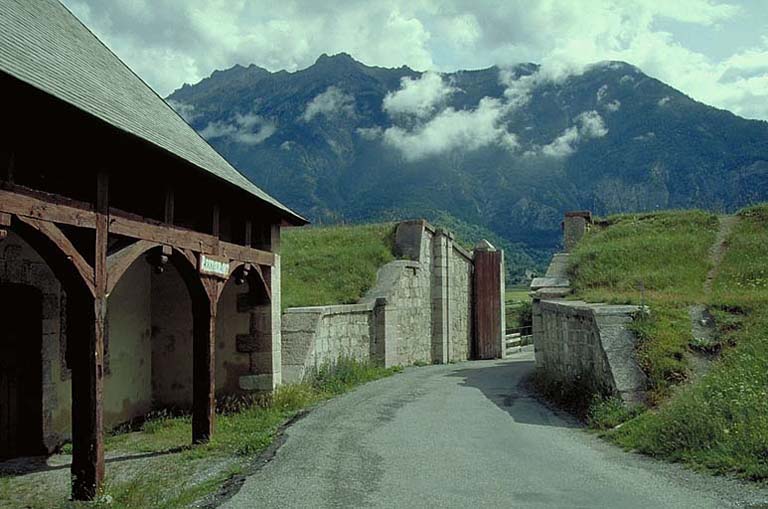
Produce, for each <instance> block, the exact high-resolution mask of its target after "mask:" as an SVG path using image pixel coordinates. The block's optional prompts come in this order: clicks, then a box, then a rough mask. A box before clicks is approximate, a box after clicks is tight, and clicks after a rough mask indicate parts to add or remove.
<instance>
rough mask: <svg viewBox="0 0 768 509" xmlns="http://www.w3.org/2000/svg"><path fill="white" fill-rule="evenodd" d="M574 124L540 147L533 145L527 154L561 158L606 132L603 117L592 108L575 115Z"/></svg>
mask: <svg viewBox="0 0 768 509" xmlns="http://www.w3.org/2000/svg"><path fill="white" fill-rule="evenodd" d="M575 120H576V125H572V126H570V127H568V128H567V129H565V130H564V131H563V133H562V134H561V135H560V136H558V137H557V138H555V139H554V140H552V142H551V143H548V144H547V145H544V146H542V147H535V148H533V149H532V150H530V151H528V152H526V155H528V156H534V155H544V156H547V157H554V158H563V157H567V156H569V155H571V154H573V153H574V152H576V147H577V146H578V145H579V144H580V143H583V142H584V141H586V140H589V139H592V138H602V137H603V136H605V135H606V134H608V129H607V128H606V127H605V123H604V122H603V118H602V117H601V116H600V114H599V113H598V112H596V111H594V110H592V111H585V112H583V113H581V114H579V115H578V116H577V117H576V119H575Z"/></svg>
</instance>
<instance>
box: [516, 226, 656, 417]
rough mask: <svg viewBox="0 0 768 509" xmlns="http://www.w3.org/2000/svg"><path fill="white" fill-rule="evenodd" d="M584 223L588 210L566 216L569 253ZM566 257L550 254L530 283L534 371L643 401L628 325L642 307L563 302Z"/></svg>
mask: <svg viewBox="0 0 768 509" xmlns="http://www.w3.org/2000/svg"><path fill="white" fill-rule="evenodd" d="M586 219H589V220H591V217H590V215H589V213H587V212H577V213H566V221H565V224H566V226H567V227H566V228H565V240H566V245H568V247H569V249H572V248H573V247H574V246H575V245H576V243H577V242H578V240H579V239H580V238H581V236H582V235H583V234H584V228H583V227H584V226H585V225H586V224H587V220H586ZM574 221H576V222H577V224H576V226H573V224H572V223H573V222H574ZM574 229H575V230H577V231H578V234H574V233H573V230H574ZM568 257H569V255H568V253H557V254H555V255H554V256H553V257H552V261H551V262H550V264H549V268H548V269H547V273H546V274H545V275H544V276H543V277H538V278H535V279H534V280H533V281H532V283H531V297H532V298H533V343H534V349H535V355H536V370H537V372H538V373H539V374H540V375H543V377H544V378H545V379H547V380H548V381H550V382H555V383H559V384H564V385H574V384H579V385H582V386H584V387H586V388H588V389H589V390H591V391H592V392H593V393H597V394H602V395H604V396H609V395H618V396H620V397H621V398H622V399H623V400H624V401H625V402H626V403H630V404H634V403H640V402H642V401H644V399H645V389H646V384H647V379H646V376H645V374H644V373H643V371H642V370H641V369H640V366H639V365H638V363H637V359H636V355H635V345H636V343H637V338H636V336H635V334H634V333H633V332H632V331H631V330H630V329H629V328H628V327H627V326H628V325H629V323H630V322H632V320H633V319H634V316H635V315H636V314H637V313H638V312H639V311H640V309H641V308H640V307H639V306H621V305H608V304H590V303H586V302H583V301H576V300H565V299H564V298H565V297H566V296H568V295H569V294H570V293H571V288H570V280H569V279H568V270H567V269H568Z"/></svg>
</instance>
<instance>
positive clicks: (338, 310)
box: [283, 300, 376, 315]
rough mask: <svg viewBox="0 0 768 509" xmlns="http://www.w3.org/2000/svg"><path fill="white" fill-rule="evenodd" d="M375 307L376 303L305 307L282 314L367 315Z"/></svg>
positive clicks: (288, 309) (288, 310)
mask: <svg viewBox="0 0 768 509" xmlns="http://www.w3.org/2000/svg"><path fill="white" fill-rule="evenodd" d="M374 307H376V301H375V300H373V301H370V302H363V303H358V304H334V305H332V306H305V307H298V308H287V309H286V310H284V311H283V314H299V313H316V314H319V315H346V314H352V313H368V312H370V311H372V310H373V308H374Z"/></svg>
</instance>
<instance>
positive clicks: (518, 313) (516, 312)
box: [504, 286, 531, 330]
mask: <svg viewBox="0 0 768 509" xmlns="http://www.w3.org/2000/svg"><path fill="white" fill-rule="evenodd" d="M504 313H505V316H506V328H507V330H510V329H517V328H520V327H526V326H530V321H531V318H530V315H531V295H530V289H529V287H528V286H513V287H508V288H507V289H506V292H505V293H504Z"/></svg>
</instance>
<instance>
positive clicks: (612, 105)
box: [605, 99, 621, 113]
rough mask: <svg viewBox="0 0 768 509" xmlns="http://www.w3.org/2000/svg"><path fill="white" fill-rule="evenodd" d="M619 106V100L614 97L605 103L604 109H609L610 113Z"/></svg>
mask: <svg viewBox="0 0 768 509" xmlns="http://www.w3.org/2000/svg"><path fill="white" fill-rule="evenodd" d="M619 108H621V101H619V100H618V99H614V100H613V101H611V102H609V103H608V104H606V105H605V109H606V110H608V111H610V112H611V113H613V112H616V111H619Z"/></svg>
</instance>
